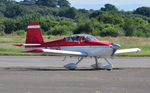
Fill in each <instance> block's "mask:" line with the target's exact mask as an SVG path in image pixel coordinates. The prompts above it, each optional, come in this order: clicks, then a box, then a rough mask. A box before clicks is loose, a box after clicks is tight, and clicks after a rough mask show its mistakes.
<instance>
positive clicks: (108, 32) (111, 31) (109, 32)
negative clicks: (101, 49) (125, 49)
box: [100, 27, 120, 37]
mask: <svg viewBox="0 0 150 93" xmlns="http://www.w3.org/2000/svg"><path fill="white" fill-rule="evenodd" d="M119 34H120V33H119V30H118V29H116V28H115V27H108V28H104V29H103V30H102V31H101V32H100V36H113V37H117V36H119Z"/></svg>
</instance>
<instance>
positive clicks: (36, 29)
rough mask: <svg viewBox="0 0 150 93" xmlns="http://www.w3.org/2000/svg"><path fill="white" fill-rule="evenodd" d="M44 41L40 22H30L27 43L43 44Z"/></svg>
mask: <svg viewBox="0 0 150 93" xmlns="http://www.w3.org/2000/svg"><path fill="white" fill-rule="evenodd" d="M42 43H44V40H43V37H42V33H41V29H40V25H39V23H38V22H32V23H29V24H28V27H27V35H26V44H42Z"/></svg>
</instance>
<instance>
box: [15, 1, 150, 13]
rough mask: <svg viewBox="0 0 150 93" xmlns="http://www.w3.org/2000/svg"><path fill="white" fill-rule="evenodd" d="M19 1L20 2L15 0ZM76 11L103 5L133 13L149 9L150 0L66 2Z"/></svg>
mask: <svg viewBox="0 0 150 93" xmlns="http://www.w3.org/2000/svg"><path fill="white" fill-rule="evenodd" d="M16 1H21V0H16ZM68 1H69V2H70V3H71V6H73V7H75V8H77V9H88V10H89V9H94V10H98V9H100V8H101V7H104V5H105V4H113V5H115V6H116V7H117V8H118V9H119V10H124V11H133V10H136V9H137V8H138V7H142V6H146V7H150V0H68Z"/></svg>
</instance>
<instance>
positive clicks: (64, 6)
mask: <svg viewBox="0 0 150 93" xmlns="http://www.w3.org/2000/svg"><path fill="white" fill-rule="evenodd" d="M31 2H33V4H32V5H30V4H29V3H31ZM35 21H38V22H39V23H40V25H41V28H42V30H43V31H42V33H43V34H45V35H71V34H77V33H85V34H92V35H99V36H114V37H116V36H137V37H150V7H139V8H137V9H136V10H134V11H123V10H121V11H120V10H118V9H117V8H116V6H114V5H112V4H105V6H104V7H102V8H100V9H99V10H92V9H91V10H86V9H76V8H74V7H71V6H70V3H69V2H68V1H67V0H24V1H21V2H16V1H14V0H1V1H0V35H5V34H16V35H24V34H25V32H26V27H27V24H28V23H30V22H35Z"/></svg>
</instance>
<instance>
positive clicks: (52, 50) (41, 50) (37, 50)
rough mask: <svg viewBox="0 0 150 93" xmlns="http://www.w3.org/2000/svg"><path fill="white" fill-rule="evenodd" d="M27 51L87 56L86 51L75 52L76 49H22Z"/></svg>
mask: <svg viewBox="0 0 150 93" xmlns="http://www.w3.org/2000/svg"><path fill="white" fill-rule="evenodd" d="M23 52H27V53H44V54H51V55H63V56H87V54H86V53H83V52H76V51H65V50H54V49H42V48H37V49H32V50H27V51H23Z"/></svg>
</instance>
